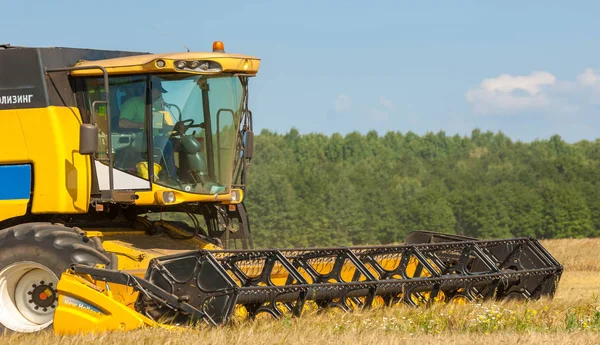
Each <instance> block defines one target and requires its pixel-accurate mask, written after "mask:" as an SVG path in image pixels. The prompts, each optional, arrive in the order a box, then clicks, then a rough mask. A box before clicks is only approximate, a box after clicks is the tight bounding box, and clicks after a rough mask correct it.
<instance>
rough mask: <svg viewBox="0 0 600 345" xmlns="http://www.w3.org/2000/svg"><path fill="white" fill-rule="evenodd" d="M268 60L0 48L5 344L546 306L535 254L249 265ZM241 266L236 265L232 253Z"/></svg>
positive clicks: (520, 246)
mask: <svg viewBox="0 0 600 345" xmlns="http://www.w3.org/2000/svg"><path fill="white" fill-rule="evenodd" d="M259 66H260V60H259V59H257V58H254V57H250V56H245V55H234V54H227V53H225V51H224V47H223V44H222V43H221V42H215V43H214V45H213V51H212V52H207V53H193V52H188V53H176V54H158V55H155V54H148V53H135V52H122V51H104V50H89V49H72V48H26V47H14V46H10V45H2V46H0V123H1V125H0V229H1V230H0V330H2V329H5V330H8V331H13V332H36V331H40V330H43V329H45V328H48V327H50V326H51V325H53V327H54V330H55V331H56V332H59V333H75V332H89V331H102V330H117V329H120V330H129V329H135V328H139V327H142V326H145V325H146V326H158V325H160V324H169V325H175V324H177V325H187V324H193V323H196V322H206V323H208V324H221V323H226V322H227V321H229V320H231V318H232V317H234V316H235V315H238V316H240V317H243V316H245V317H250V318H252V317H254V316H256V315H258V314H261V313H266V314H269V315H272V316H275V317H277V316H280V315H282V314H286V313H289V314H292V315H296V316H299V315H301V314H302V312H303V311H304V310H307V309H310V308H326V307H339V308H342V309H345V310H350V309H353V308H357V307H369V306H371V305H375V304H387V305H392V304H396V303H405V304H409V305H421V304H429V303H433V302H442V303H443V302H450V301H459V302H460V301H472V300H480V299H486V298H496V299H504V298H520V299H529V298H539V297H541V296H545V295H546V296H552V295H553V294H554V291H555V288H556V284H557V282H558V280H559V278H560V275H561V272H562V267H561V266H560V264H558V263H557V262H556V260H554V258H552V256H551V255H550V254H549V253H548V252H547V251H546V250H544V248H542V246H540V244H539V243H538V242H537V241H536V240H534V239H509V240H496V241H478V240H476V239H472V238H465V237H460V236H452V235H443V234H437V233H429V232H424V231H421V232H415V233H413V234H411V235H410V236H409V238H407V241H406V242H407V244H405V245H400V246H372V247H353V248H312V249H283V250H253V249H251V248H252V247H253V245H252V239H251V236H250V227H249V223H248V216H247V214H246V209H245V207H244V205H243V203H242V201H243V198H244V190H245V176H246V168H247V165H248V162H249V161H250V159H251V157H252V147H253V138H254V136H253V132H252V113H251V112H250V110H249V109H248V80H249V78H250V77H253V76H255V75H256V73H257V72H258V69H259ZM232 247H234V248H240V249H231V248H232Z"/></svg>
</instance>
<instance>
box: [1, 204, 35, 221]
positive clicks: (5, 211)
mask: <svg viewBox="0 0 600 345" xmlns="http://www.w3.org/2000/svg"><path fill="white" fill-rule="evenodd" d="M27 203H29V199H20V200H0V220H4V219H9V218H13V217H18V216H22V215H24V214H26V213H27Z"/></svg>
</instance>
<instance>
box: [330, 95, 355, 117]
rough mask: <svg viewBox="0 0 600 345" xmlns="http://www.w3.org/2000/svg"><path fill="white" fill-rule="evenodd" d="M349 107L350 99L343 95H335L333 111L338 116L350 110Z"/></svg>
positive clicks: (350, 105) (350, 104)
mask: <svg viewBox="0 0 600 345" xmlns="http://www.w3.org/2000/svg"><path fill="white" fill-rule="evenodd" d="M350 107H352V98H350V96H348V95H345V94H343V93H341V94H339V95H337V97H336V98H335V100H334V101H333V110H334V111H335V112H336V113H338V114H339V113H343V112H345V111H347V110H350Z"/></svg>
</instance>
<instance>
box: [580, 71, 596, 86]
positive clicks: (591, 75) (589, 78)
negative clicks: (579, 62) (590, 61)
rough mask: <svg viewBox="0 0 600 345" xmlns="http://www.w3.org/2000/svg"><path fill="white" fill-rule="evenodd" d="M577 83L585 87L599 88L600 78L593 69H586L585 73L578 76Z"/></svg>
mask: <svg viewBox="0 0 600 345" xmlns="http://www.w3.org/2000/svg"><path fill="white" fill-rule="evenodd" d="M577 81H578V82H579V84H581V85H583V86H597V85H598V84H599V82H600V76H599V75H598V74H596V72H595V71H594V70H593V69H591V68H586V69H585V71H583V73H581V74H580V75H578V76H577Z"/></svg>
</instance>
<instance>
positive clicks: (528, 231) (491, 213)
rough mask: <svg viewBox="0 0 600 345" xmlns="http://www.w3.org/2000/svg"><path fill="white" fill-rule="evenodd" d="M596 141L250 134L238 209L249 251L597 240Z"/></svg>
mask: <svg viewBox="0 0 600 345" xmlns="http://www.w3.org/2000/svg"><path fill="white" fill-rule="evenodd" d="M599 168H600V139H599V140H597V141H594V142H591V141H585V140H584V141H580V142H577V143H575V144H569V143H567V142H565V141H564V140H562V139H561V137H560V136H558V135H554V136H552V137H551V138H549V139H544V140H535V141H532V142H529V143H525V142H520V141H513V140H511V139H510V138H508V137H507V136H506V135H504V134H503V133H501V132H500V133H492V132H482V131H480V130H478V129H475V130H473V132H472V133H471V135H470V136H459V135H455V136H448V135H446V133H444V132H443V131H441V132H438V133H427V134H425V135H422V136H420V135H417V134H415V133H412V132H408V133H400V132H388V133H386V134H384V135H382V136H380V135H379V134H378V133H377V132H375V131H371V132H368V133H367V134H366V135H363V134H360V133H358V132H353V133H349V134H347V135H345V136H342V135H340V134H337V133H336V134H333V135H331V136H327V135H324V134H300V133H299V132H298V131H297V130H296V129H291V130H290V131H289V132H288V133H285V134H277V133H274V132H272V131H268V130H263V131H262V132H261V133H260V135H257V136H256V137H255V153H254V157H253V160H252V164H251V167H250V172H249V175H248V187H247V194H246V201H245V202H246V204H247V206H248V209H249V212H250V217H251V218H250V221H251V225H252V232H253V236H254V239H255V243H256V244H257V245H258V246H259V247H290V246H294V247H298V246H300V247H305V246H345V245H360V244H387V243H399V242H402V241H403V239H404V236H405V235H406V234H407V233H409V232H410V231H413V230H432V231H440V232H445V233H454V234H460V235H466V236H472V237H478V238H509V237H522V236H526V237H530V236H531V237H536V238H539V239H541V238H566V237H591V236H599V235H600V169H599Z"/></svg>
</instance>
